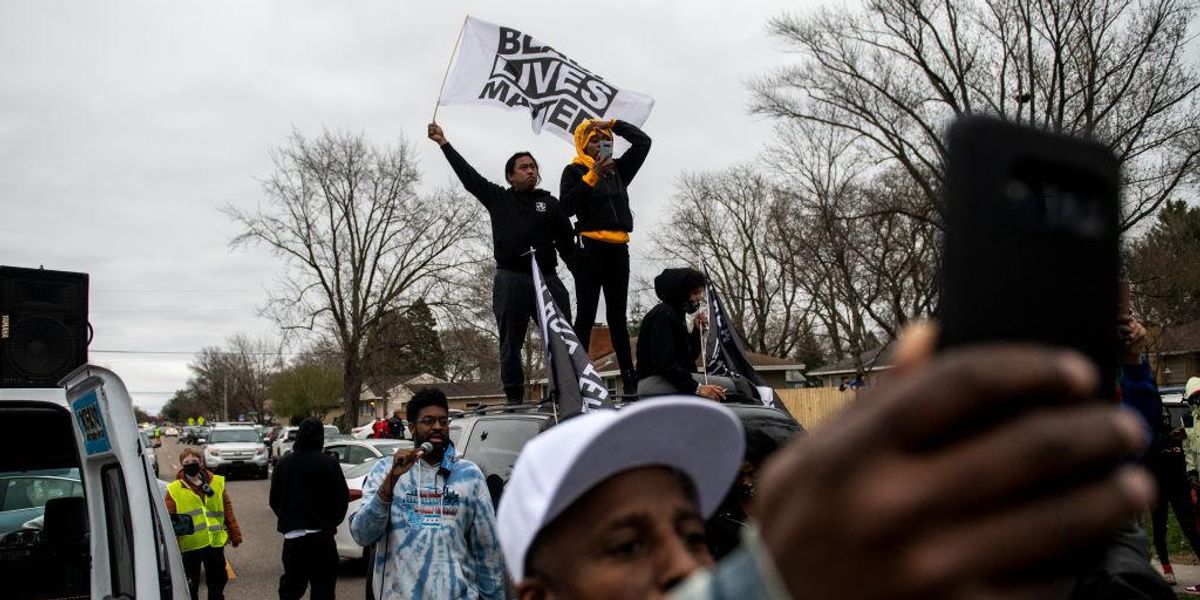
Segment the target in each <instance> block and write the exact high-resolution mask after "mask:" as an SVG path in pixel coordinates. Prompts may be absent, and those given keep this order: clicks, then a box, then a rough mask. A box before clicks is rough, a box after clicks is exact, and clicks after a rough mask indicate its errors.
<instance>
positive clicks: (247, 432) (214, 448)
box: [204, 426, 267, 479]
mask: <svg viewBox="0 0 1200 600" xmlns="http://www.w3.org/2000/svg"><path fill="white" fill-rule="evenodd" d="M204 462H205V464H206V465H207V466H208V469H209V470H210V471H212V472H213V473H217V474H222V475H224V474H231V473H251V474H254V475H257V476H258V478H259V479H266V478H267V449H266V447H264V446H263V445H262V439H261V438H260V437H259V436H258V432H256V431H254V428H253V427H239V426H234V427H214V428H213V430H212V433H211V434H209V436H208V443H207V444H205V446H204Z"/></svg>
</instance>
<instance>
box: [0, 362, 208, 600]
mask: <svg viewBox="0 0 1200 600" xmlns="http://www.w3.org/2000/svg"><path fill="white" fill-rule="evenodd" d="M62 385H63V387H62V388H42V389H0V423H4V424H5V433H4V434H3V435H0V581H3V582H4V592H3V595H4V597H6V598H30V597H34V598H50V599H54V598H81V597H91V598H106V599H107V598H113V599H114V600H115V599H122V598H138V599H139V600H145V599H150V600H166V599H176V600H187V598H188V590H187V580H186V578H185V577H184V573H183V562H182V560H181V559H180V554H179V545H178V544H177V543H176V541H175V534H174V530H173V529H172V524H171V519H170V517H169V515H168V514H167V508H166V504H165V503H164V502H163V497H162V492H161V490H160V487H159V482H158V480H157V478H155V477H154V475H153V473H151V471H150V466H149V464H148V463H147V461H146V459H145V457H144V454H143V448H141V445H142V442H141V436H139V435H138V428H137V422H136V421H135V420H134V415H133V401H132V400H131V399H130V397H129V393H128V391H127V390H126V389H125V385H124V384H123V383H122V382H121V380H120V378H118V377H117V376H116V375H115V374H113V373H112V372H110V371H108V370H105V369H102V368H99V367H93V366H88V365H85V366H83V367H80V368H79V369H76V370H75V371H74V372H73V373H72V374H71V375H69V376H67V378H66V379H64V380H63V381H62Z"/></svg>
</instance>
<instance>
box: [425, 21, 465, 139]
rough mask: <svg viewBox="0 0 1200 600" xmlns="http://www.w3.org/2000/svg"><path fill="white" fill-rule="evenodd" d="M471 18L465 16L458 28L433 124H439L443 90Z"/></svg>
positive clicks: (434, 109)
mask: <svg viewBox="0 0 1200 600" xmlns="http://www.w3.org/2000/svg"><path fill="white" fill-rule="evenodd" d="M469 18H471V15H469V14H466V15H463V22H462V27H459V28H458V37H457V38H455V39H454V49H453V50H451V51H450V60H448V61H446V73H445V74H443V75H442V85H439V86H438V93H437V102H435V103H434V104H433V119H431V120H430V122H432V123H437V111H438V107H440V106H441V105H442V90H444V89H445V88H446V79H448V78H449V77H450V67H451V66H453V65H454V55H455V54H458V44H459V43H460V42H462V37H463V32H465V31H466V30H467V19H469Z"/></svg>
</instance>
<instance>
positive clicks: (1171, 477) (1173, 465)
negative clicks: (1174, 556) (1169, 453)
mask: <svg viewBox="0 0 1200 600" xmlns="http://www.w3.org/2000/svg"><path fill="white" fill-rule="evenodd" d="M1172 458H1173V457H1166V458H1165V460H1164V459H1163V458H1158V460H1157V462H1156V463H1155V464H1153V465H1151V469H1152V470H1151V472H1152V473H1153V474H1154V480H1155V482H1157V483H1158V498H1156V499H1155V500H1154V504H1153V505H1152V506H1151V507H1150V523H1151V525H1152V527H1153V528H1154V551H1155V552H1157V553H1158V560H1159V562H1161V563H1162V564H1164V565H1167V564H1171V556H1170V554H1168V551H1167V519H1169V518H1170V514H1169V513H1168V512H1167V507H1168V506H1169V507H1170V508H1172V509H1174V510H1175V518H1176V519H1177V520H1178V521H1179V529H1181V530H1183V537H1185V538H1187V541H1188V545H1189V546H1191V547H1192V553H1194V554H1195V555H1196V556H1197V557H1200V533H1198V532H1197V531H1196V512H1195V510H1193V508H1192V487H1191V486H1190V485H1188V482H1187V474H1186V473H1185V469H1186V468H1187V467H1186V466H1185V465H1184V460H1183V457H1182V455H1180V457H1179V458H1178V459H1177V460H1172Z"/></svg>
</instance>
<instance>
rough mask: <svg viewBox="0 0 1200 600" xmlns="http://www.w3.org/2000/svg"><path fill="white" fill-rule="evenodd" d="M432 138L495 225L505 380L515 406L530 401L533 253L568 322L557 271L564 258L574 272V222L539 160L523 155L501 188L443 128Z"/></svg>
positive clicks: (433, 126)
mask: <svg viewBox="0 0 1200 600" xmlns="http://www.w3.org/2000/svg"><path fill="white" fill-rule="evenodd" d="M429 139H431V140H433V141H434V142H437V144H438V145H439V146H441V148H442V153H443V154H445V155H446V160H447V161H448V162H449V163H450V167H451V168H452V169H454V174H455V175H457V176H458V179H459V181H461V182H462V184H463V187H464V188H466V190H467V192H469V193H470V194H471V195H472V196H475V198H476V199H477V200H479V202H480V203H482V204H483V207H484V208H485V209H487V212H488V216H489V217H490V218H491V222H492V253H493V256H494V257H495V259H496V277H495V282H494V287H493V288H492V310H493V311H494V312H495V313H496V324H497V325H498V326H499V330H500V331H499V333H500V381H501V383H502V384H503V385H504V395H505V396H506V397H507V398H508V401H509V403H513V404H519V403H521V402H522V401H523V400H524V398H525V373H524V371H523V370H522V369H521V346H522V344H524V343H525V331H526V328H528V327H529V319H530V318H532V317H534V316H535V315H536V314H537V296H536V293H537V292H536V290H534V288H533V268H532V267H531V266H530V260H529V252H530V249H533V251H534V255H535V256H536V257H537V263H538V269H540V270H541V272H542V279H543V281H544V282H545V284H546V287H548V288H549V289H550V295H551V296H552V297H553V298H554V302H555V304H557V305H558V308H559V310H561V311H562V312H563V314H564V315H565V317H566V319H567V321H570V320H571V306H570V302H571V299H570V297H569V296H568V295H567V288H566V287H564V286H563V284H562V281H561V280H559V278H558V274H557V273H556V272H555V269H556V268H557V266H558V258H557V257H556V256H555V253H554V251H555V249H556V248H557V249H558V253H559V254H560V255H562V258H563V262H565V263H566V264H567V268H568V269H571V270H572V271H574V269H573V264H574V261H575V241H574V234H573V232H572V230H571V221H570V220H569V219H568V218H567V215H566V214H565V213H564V212H563V211H562V209H560V208H559V204H558V200H557V199H555V198H554V196H552V195H550V192H547V191H546V190H543V189H539V188H538V187H537V186H538V183H539V182H541V175H540V174H539V172H538V164H537V161H536V160H534V158H533V155H532V154H530V153H528V152H517V153H516V154H513V155H512V156H511V157H509V159H508V162H507V163H506V164H505V165H504V178H505V180H507V181H508V184H509V187H507V188H506V187H501V186H499V185H496V184H494V183H492V182H490V181H488V180H487V179H485V178H484V177H483V176H482V175H480V174H479V172H477V171H476V170H475V169H474V168H473V167H472V166H471V165H470V164H469V163H468V162H467V161H466V159H464V158H463V157H462V155H460V154H459V153H458V151H457V150H455V149H454V147H453V146H451V145H450V142H449V141H447V140H446V134H445V132H443V131H442V128H441V127H440V126H439V125H438V124H437V123H430V124H429Z"/></svg>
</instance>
